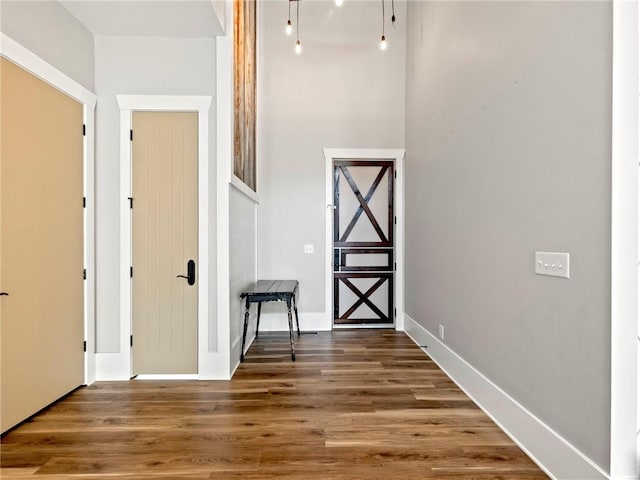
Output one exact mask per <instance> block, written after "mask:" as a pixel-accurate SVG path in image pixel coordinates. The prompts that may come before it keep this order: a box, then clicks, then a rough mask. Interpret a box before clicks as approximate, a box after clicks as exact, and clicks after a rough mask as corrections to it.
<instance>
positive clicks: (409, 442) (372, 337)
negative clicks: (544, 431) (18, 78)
mask: <svg viewBox="0 0 640 480" xmlns="http://www.w3.org/2000/svg"><path fill="white" fill-rule="evenodd" d="M296 346H297V361H296V362H295V363H293V362H291V360H290V357H289V345H288V335H282V334H262V335H260V338H259V340H257V341H256V343H254V344H253V346H252V347H251V350H250V351H249V354H248V355H247V357H246V359H245V363H243V364H242V365H241V366H240V368H239V369H238V371H237V373H236V375H235V376H234V378H233V380H231V381H219V382H198V381H171V382H160V381H142V380H138V381H131V382H100V383H96V384H94V385H91V386H90V387H86V388H82V389H80V390H78V391H76V392H74V393H73V394H72V395H70V396H69V397H67V398H66V399H64V400H63V401H61V402H59V403H57V404H55V405H53V406H51V407H50V408H49V409H47V410H46V411H44V412H43V413H41V414H40V415H37V416H36V417H34V418H33V419H32V420H30V421H29V422H27V423H25V424H23V425H21V426H20V427H18V428H16V429H15V430H13V431H11V432H9V433H7V434H6V435H5V436H4V437H3V438H2V446H1V448H2V450H1V469H0V477H2V478H3V479H14V478H21V479H49V480H62V479H85V478H86V479H103V478H105V479H106V478H116V479H148V478H160V479H163V480H167V479H243V480H253V479H281V480H294V479H300V480H307V479H322V480H332V479H336V480H338V479H340V480H347V479H349V480H352V479H398V480H400V479H443V480H454V479H458V480H463V479H464V480H469V479H477V480H487V479H505V480H533V479H545V478H548V477H547V476H546V475H545V474H544V473H543V472H542V471H541V470H540V469H539V468H538V467H537V466H536V465H535V464H534V463H533V462H532V461H531V460H530V459H529V458H528V457H527V456H526V455H524V453H522V451H521V450H520V449H519V448H518V447H517V446H515V445H514V444H513V442H512V441H511V440H509V438H508V437H507V436H506V435H505V434H504V433H503V432H502V431H501V430H499V429H498V427H496V426H495V425H494V424H493V422H492V421H491V420H490V419H489V418H488V417H487V416H486V415H485V414H484V413H483V412H482V411H481V410H480V409H478V407H477V406H476V405H475V404H474V403H473V402H471V401H470V400H469V399H468V398H467V397H466V396H465V395H464V394H463V393H462V392H461V391H460V389H458V388H457V387H456V386H455V384H454V383H453V382H452V381H451V380H449V378H447V376H446V375H445V374H444V373H443V372H442V371H441V370H440V369H439V368H438V367H437V366H436V365H435V364H434V363H433V362H432V361H431V360H430V359H429V358H428V357H427V356H426V355H425V354H424V353H422V352H421V351H420V349H419V348H418V347H417V346H416V345H415V344H414V343H413V342H412V341H411V340H410V339H409V338H408V337H406V336H405V335H404V334H403V333H397V332H394V331H392V330H359V331H353V330H351V331H336V332H333V333H320V334H318V335H303V336H302V337H300V338H299V339H297V342H296Z"/></svg>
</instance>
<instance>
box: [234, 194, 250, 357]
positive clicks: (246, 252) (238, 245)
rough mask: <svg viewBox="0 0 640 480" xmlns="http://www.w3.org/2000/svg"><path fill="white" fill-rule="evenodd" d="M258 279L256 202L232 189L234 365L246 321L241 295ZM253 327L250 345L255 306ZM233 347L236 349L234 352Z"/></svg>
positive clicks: (248, 340) (248, 332) (248, 339)
mask: <svg viewBox="0 0 640 480" xmlns="http://www.w3.org/2000/svg"><path fill="white" fill-rule="evenodd" d="M255 280H256V203H255V202H254V201H253V200H252V199H250V198H249V197H247V196H246V195H244V194H243V193H241V192H239V191H238V190H237V189H236V188H234V187H232V186H230V187H229V302H230V305H229V315H230V319H231V325H230V328H229V332H230V342H231V344H230V347H231V350H230V351H231V355H232V356H231V365H232V366H233V365H234V363H235V362H237V361H238V358H239V355H240V348H241V345H236V344H237V342H238V341H242V339H241V335H242V322H243V319H244V306H243V301H242V300H241V299H240V293H241V292H242V291H243V290H246V288H247V287H248V286H250V285H251V284H252V283H253V282H255ZM251 312H252V317H251V322H250V324H249V325H250V328H249V329H247V345H248V344H249V343H250V341H251V339H252V337H253V335H254V334H255V326H256V322H255V313H256V307H255V305H254V306H252V307H251ZM234 346H235V347H236V348H235V349H234Z"/></svg>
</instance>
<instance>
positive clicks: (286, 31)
mask: <svg viewBox="0 0 640 480" xmlns="http://www.w3.org/2000/svg"><path fill="white" fill-rule="evenodd" d="M287 3H288V4H289V19H288V20H287V26H286V27H285V29H284V31H285V33H286V34H287V35H291V33H292V32H293V27H292V26H291V2H290V1H289V2H287Z"/></svg>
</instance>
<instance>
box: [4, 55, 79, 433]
mask: <svg viewBox="0 0 640 480" xmlns="http://www.w3.org/2000/svg"><path fill="white" fill-rule="evenodd" d="M0 69H1V75H0V78H1V88H0V90H1V95H0V97H1V107H0V110H1V112H0V114H1V119H2V120H1V122H2V126H1V132H2V133H1V137H0V138H1V140H0V141H1V143H2V146H1V161H0V185H1V187H0V188H1V189H2V190H1V199H2V200H1V202H2V203H1V206H0V212H1V213H0V227H1V228H0V230H1V233H0V239H1V240H0V242H1V243H0V252H1V253H0V262H1V264H0V275H1V280H0V291H1V292H2V293H4V294H5V295H2V296H0V312H1V313H0V331H1V337H2V339H1V345H2V352H1V362H2V367H1V368H2V394H1V397H2V407H1V417H2V431H3V432H4V431H6V430H7V429H8V428H11V427H12V426H14V425H15V424H17V423H19V422H21V421H22V420H24V419H25V418H27V417H29V416H30V415H32V414H34V413H36V412H37V411H38V410H40V409H42V408H43V407H45V406H47V405H48V404H50V403H51V402H53V401H55V400H57V399H58V398H60V397H61V396H63V395H65V394H66V393H68V392H70V391H71V390H73V389H74V388H76V387H78V386H79V385H81V384H82V383H83V381H84V353H83V341H84V320H83V295H84V293H83V288H84V286H83V274H82V272H83V223H82V222H83V218H82V217H83V211H82V195H83V192H82V175H83V173H82V105H81V104H79V103H78V102H76V101H75V100H73V99H71V98H70V97H68V96H66V95H64V94H63V93H61V92H60V91H58V90H56V89H55V88H53V87H51V86H50V85H48V84H46V83H45V82H43V81H41V80H39V79H38V78H36V77H34V76H33V75H31V74H30V73H28V72H26V71H25V70H23V69H22V68H20V67H18V66H16V65H14V64H13V63H11V62H9V61H7V60H6V59H4V58H3V59H2V60H1V64H0Z"/></svg>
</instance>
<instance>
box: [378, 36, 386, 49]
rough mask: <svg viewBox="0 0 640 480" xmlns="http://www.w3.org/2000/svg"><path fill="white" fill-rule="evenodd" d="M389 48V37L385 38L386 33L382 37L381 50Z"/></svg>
mask: <svg viewBox="0 0 640 480" xmlns="http://www.w3.org/2000/svg"><path fill="white" fill-rule="evenodd" d="M386 49H387V39H386V38H384V35H382V38H381V39H380V50H386Z"/></svg>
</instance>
